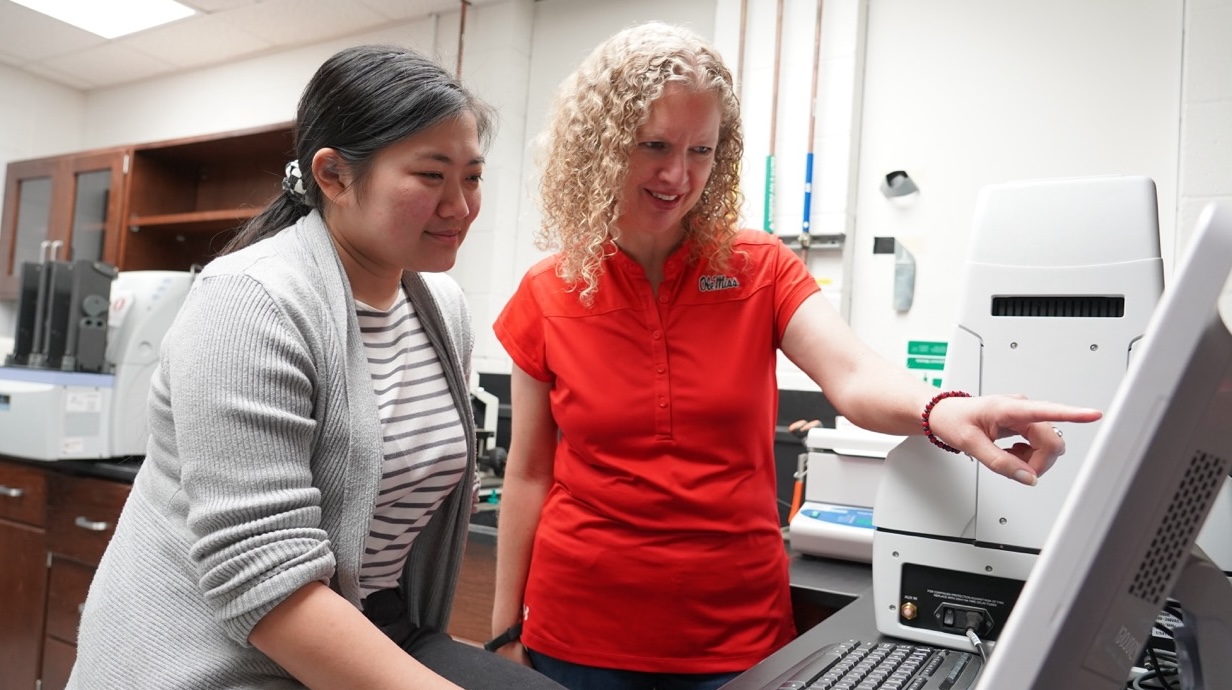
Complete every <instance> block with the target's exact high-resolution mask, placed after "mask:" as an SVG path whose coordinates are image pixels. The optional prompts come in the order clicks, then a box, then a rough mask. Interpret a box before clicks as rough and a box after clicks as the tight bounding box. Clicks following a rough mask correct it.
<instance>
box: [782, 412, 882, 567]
mask: <svg viewBox="0 0 1232 690" xmlns="http://www.w3.org/2000/svg"><path fill="white" fill-rule="evenodd" d="M902 440H903V437H901V436H890V435H887V434H879V433H876V432H873V431H868V430H865V429H862V428H860V427H858V426H855V425H854V424H852V423H851V422H849V421H847V420H846V419H844V418H843V417H841V416H840V417H837V418H836V420H835V425H834V428H827V427H813V428H812V429H809V430H808V434H807V436H806V437H805V441H804V444H805V447H806V449H807V452H806V453H804V454H803V455H804V462H803V463H802V474H803V479H804V500H803V502H802V503H801V504H800V509H799V510H798V511H796V513H795V515H793V516H792V518H791V521H790V522H789V523H788V527H787V530H788V537H789V539H790V543H791V548H792V550H793V551H798V552H800V553H802V554H805V555H809V556H822V557H828V558H839V559H844V560H851V561H860V562H863V563H868V562H870V561H872V558H873V503H874V501H875V500H876V497H877V487H878V484H879V483H880V480H881V473H882V471H883V467H882V464H883V463H884V461H885V457H886V453H888V452H889V451H890V449H892V448H893V447H894V446H896V445H897V444H898V443H899V442H900V441H902Z"/></svg>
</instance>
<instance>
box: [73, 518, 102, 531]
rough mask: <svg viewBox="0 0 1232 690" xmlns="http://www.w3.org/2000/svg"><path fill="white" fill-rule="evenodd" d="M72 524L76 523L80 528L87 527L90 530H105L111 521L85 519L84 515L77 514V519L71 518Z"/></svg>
mask: <svg viewBox="0 0 1232 690" xmlns="http://www.w3.org/2000/svg"><path fill="white" fill-rule="evenodd" d="M73 524H74V525H77V526H78V527H80V528H81V529H88V530H90V531H91V532H105V531H107V528H108V527H111V523H109V522H102V521H98V522H96V521H94V520H90V519H87V518H86V517H85V516H84V515H78V516H77V519H76V520H73Z"/></svg>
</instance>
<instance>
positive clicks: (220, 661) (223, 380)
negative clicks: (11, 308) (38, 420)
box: [69, 212, 475, 690]
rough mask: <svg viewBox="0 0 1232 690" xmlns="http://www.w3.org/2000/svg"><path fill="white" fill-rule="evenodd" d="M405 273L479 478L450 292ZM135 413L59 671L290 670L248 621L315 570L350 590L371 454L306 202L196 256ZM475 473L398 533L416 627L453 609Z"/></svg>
mask: <svg viewBox="0 0 1232 690" xmlns="http://www.w3.org/2000/svg"><path fill="white" fill-rule="evenodd" d="M403 282H404V285H405V286H406V288H407V291H408V294H409V295H410V299H411V301H412V303H413V304H414V306H415V311H416V312H417V314H418V315H419V318H420V320H421V321H422V323H423V325H424V328H425V330H426V331H427V334H428V336H429V339H430V340H431V342H432V344H433V346H434V347H435V349H436V351H437V354H438V355H439V356H440V358H441V363H442V365H443V367H444V370H445V373H446V378H447V379H448V382H449V389H450V391H451V393H452V394H453V398H454V402H455V404H456V405H457V406H458V410H459V412H460V413H461V417H462V419H463V424H464V425H465V427H466V429H465V438H466V439H467V444H468V451H469V452H468V458H467V468H468V472H467V474H466V475H464V476H468V477H469V476H472V474H473V472H474V470H475V433H474V422H473V418H472V414H471V412H470V410H471V407H470V402H469V393H468V387H467V382H468V380H469V378H468V377H469V363H470V353H471V345H472V334H471V331H470V320H469V315H468V313H467V311H466V305H465V300H464V297H463V295H462V291H461V290H460V289H459V287H458V285H457V284H456V283H455V282H454V281H453V280H451V279H450V278H448V277H447V276H445V275H443V274H410V273H408V274H406V275H405V277H404V281H403ZM148 414H149V422H150V440H149V446H148V450H147V455H146V458H145V461H144V462H143V464H142V467H141V469H140V471H139V472H138V473H137V477H136V480H135V482H134V484H133V490H132V494H131V495H130V497H129V499H128V502H127V503H126V504H125V506H124V511H123V513H122V515H121V517H120V520H119V523H118V524H117V526H116V531H115V535H114V537H113V538H112V540H111V543H110V545H109V546H108V548H107V552H106V554H105V555H104V556H103V559H102V562H101V564H100V565H99V568H98V572H97V574H96V575H95V577H94V580H93V582H92V584H91V586H90V592H89V596H88V597H87V600H86V605H85V610H84V613H83V616H82V623H81V629H80V635H79V638H78V648H77V652H78V657H77V663H76V666H75V667H74V669H73V675H72V678H71V679H70V681H69V687H70V688H77V689H86V690H93V689H95V688H99V689H104V688H105V689H107V690H114V689H117V688H124V689H125V690H134V689H137V688H158V689H160V690H162V689H165V688H202V689H205V688H209V689H211V690H218V689H221V688H298V687H302V686H301V685H300V684H299V683H297V682H296V681H294V680H293V679H292V678H290V677H289V675H288V674H287V673H286V672H285V671H284V670H283V669H282V668H280V667H279V666H278V665H277V664H275V663H274V662H273V661H271V660H270V659H269V658H268V657H266V656H265V655H264V654H262V653H261V652H260V651H258V650H257V649H256V648H254V647H252V646H251V645H249V643H248V634H249V632H251V630H252V628H253V626H254V625H256V623H257V621H259V620H261V617H262V616H264V615H265V614H266V613H267V612H269V610H270V609H272V608H273V607H274V606H276V605H277V604H278V603H279V602H281V601H282V600H283V599H285V598H286V597H287V596H288V595H289V594H291V593H292V592H294V591H295V590H297V589H299V588H300V587H302V586H304V585H305V584H307V583H310V582H313V581H319V582H323V583H327V584H328V585H329V586H330V587H332V588H333V589H334V590H335V591H337V592H339V593H340V594H341V595H342V596H343V597H345V598H346V599H347V600H348V601H350V602H351V603H353V604H355V605H356V606H359V597H360V589H359V568H360V559H361V556H362V552H363V546H364V539H365V537H366V536H367V533H368V523H369V521H370V519H371V517H372V513H373V507H374V505H375V501H376V496H377V492H378V483H379V480H380V473H381V457H382V449H381V434H380V425H379V421H378V417H377V409H376V398H375V394H374V393H373V387H372V379H371V376H370V373H369V370H368V364H367V359H366V357H365V354H364V349H363V342H362V341H361V339H360V334H359V327H358V324H357V322H356V318H355V311H354V306H353V299H352V295H351V289H350V285H349V283H348V281H347V280H346V276H345V273H344V272H343V269H342V264H341V262H340V261H339V259H338V256H337V253H336V251H335V249H334V246H333V243H332V242H331V240H330V238H329V235H328V231H327V230H326V228H325V225H324V223H323V222H322V221H321V218H320V216H319V215H318V214H316V213H315V212H314V213H312V214H310V215H309V216H307V217H305V218H303V219H302V220H300V221H299V222H298V223H296V224H295V225H294V226H292V227H290V228H287V229H286V230H283V231H282V232H280V233H278V234H277V235H275V236H273V237H272V238H269V239H267V240H264V241H261V242H258V243H256V244H254V245H252V246H250V247H248V248H246V249H243V250H241V251H238V252H235V253H233V254H230V255H228V256H225V257H222V258H219V259H216V260H214V261H213V262H211V263H210V264H209V265H208V266H207V267H206V268H205V269H204V271H202V273H201V275H200V276H199V278H198V280H197V281H196V283H195V284H194V286H193V288H192V290H191V291H190V293H189V296H188V299H187V300H186V302H185V304H184V307H183V308H182V310H181V311H180V313H179V315H178V316H177V319H176V321H175V324H174V325H173V326H172V328H171V330H170V331H169V332H168V334H167V337H166V340H165V341H164V343H163V349H162V359H161V364H160V367H159V369H158V371H157V373H156V374H155V375H154V380H153V382H152V386H151V391H150V398H149V409H148ZM471 488H472V487H471V483H470V482H469V481H463V482H461V483H460V484H459V486H458V487H457V488H456V489H455V490H454V491H453V492H452V493H451V494H450V495H449V496H448V497H447V499H446V500H445V502H444V504H443V505H442V506H441V508H440V510H439V511H438V512H437V513H436V514H435V515H434V517H433V518H432V520H431V521H430V523H429V525H428V526H427V528H426V529H425V530H424V531H423V532H422V533H421V534H420V535H419V536H418V537H417V538H416V540H415V542H414V545H413V547H412V549H411V552H410V556H409V557H408V561H407V564H406V568H405V570H404V572H403V575H402V588H403V591H404V594H405V595H406V600H407V609H408V615H409V617H410V620H411V621H412V622H413V623H415V624H417V625H426V626H432V627H434V628H436V629H439V630H444V629H445V628H446V626H447V624H448V620H449V612H450V608H451V606H452V603H453V593H454V584H455V581H456V580H457V576H458V571H459V568H460V564H461V560H462V551H463V547H464V545H465V541H466V533H467V523H468V519H469V514H470V511H471V506H472V492H471ZM345 643H346V641H345V640H339V644H345Z"/></svg>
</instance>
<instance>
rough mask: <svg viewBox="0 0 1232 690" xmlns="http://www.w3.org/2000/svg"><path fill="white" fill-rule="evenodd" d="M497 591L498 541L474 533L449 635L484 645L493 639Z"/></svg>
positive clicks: (467, 549)
mask: <svg viewBox="0 0 1232 690" xmlns="http://www.w3.org/2000/svg"><path fill="white" fill-rule="evenodd" d="M495 591H496V539H495V538H494V537H486V536H485V535H477V534H471V537H470V539H468V540H467V542H466V554H465V555H464V556H463V557H462V574H461V576H460V577H459V578H458V592H457V594H456V595H455V596H454V599H453V616H452V617H451V618H450V619H449V634H450V635H452V636H453V637H454V638H455V639H458V640H461V641H464V642H472V643H474V644H483V642H484V641H485V640H488V639H490V638H491V637H492V624H491V621H492V598H493V595H494V592H495Z"/></svg>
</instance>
